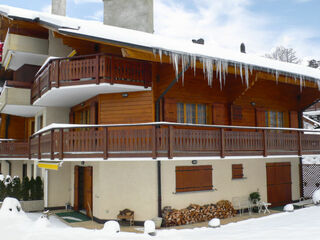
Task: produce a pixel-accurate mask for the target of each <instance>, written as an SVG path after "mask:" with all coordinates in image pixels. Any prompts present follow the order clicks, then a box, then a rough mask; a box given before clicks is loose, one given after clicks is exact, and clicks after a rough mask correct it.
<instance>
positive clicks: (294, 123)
mask: <svg viewBox="0 0 320 240" xmlns="http://www.w3.org/2000/svg"><path fill="white" fill-rule="evenodd" d="M290 127H291V128H298V127H299V122H298V113H297V112H296V111H290Z"/></svg>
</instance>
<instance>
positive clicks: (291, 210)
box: [283, 204, 294, 212]
mask: <svg viewBox="0 0 320 240" xmlns="http://www.w3.org/2000/svg"><path fill="white" fill-rule="evenodd" d="M283 211H285V212H293V211H294V206H293V205H292V204H287V205H285V206H284V207H283Z"/></svg>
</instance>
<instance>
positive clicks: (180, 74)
mask: <svg viewBox="0 0 320 240" xmlns="http://www.w3.org/2000/svg"><path fill="white" fill-rule="evenodd" d="M189 67H190V64H189V65H187V66H186V68H185V69H182V71H181V72H180V73H179V74H178V76H177V77H176V78H175V79H174V80H173V81H172V82H171V83H170V84H169V86H168V87H167V88H166V90H164V92H163V93H162V94H161V95H160V96H159V97H158V99H157V101H156V106H155V108H156V122H160V101H161V100H162V99H163V97H164V96H165V95H166V94H167V92H169V90H170V89H171V88H172V87H173V86H174V85H175V84H176V83H177V82H178V80H179V78H181V77H182V74H183V73H185V72H186V71H187V70H188V69H189ZM157 177H158V217H162V191H161V161H159V160H158V162H157Z"/></svg>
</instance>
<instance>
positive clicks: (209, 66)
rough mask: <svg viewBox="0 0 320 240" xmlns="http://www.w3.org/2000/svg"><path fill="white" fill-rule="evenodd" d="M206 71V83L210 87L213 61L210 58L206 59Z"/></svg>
mask: <svg viewBox="0 0 320 240" xmlns="http://www.w3.org/2000/svg"><path fill="white" fill-rule="evenodd" d="M206 71H207V78H208V84H209V86H210V87H212V79H213V63H212V60H211V59H206Z"/></svg>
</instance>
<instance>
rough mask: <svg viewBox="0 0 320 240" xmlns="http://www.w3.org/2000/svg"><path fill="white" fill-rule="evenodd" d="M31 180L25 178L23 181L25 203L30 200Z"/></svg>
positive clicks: (22, 189) (22, 194) (22, 193)
mask: <svg viewBox="0 0 320 240" xmlns="http://www.w3.org/2000/svg"><path fill="white" fill-rule="evenodd" d="M29 182H30V181H29V178H28V177H25V178H23V181H22V187H21V197H22V200H24V201H27V200H29V198H30V194H29V192H30V183H29Z"/></svg>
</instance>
